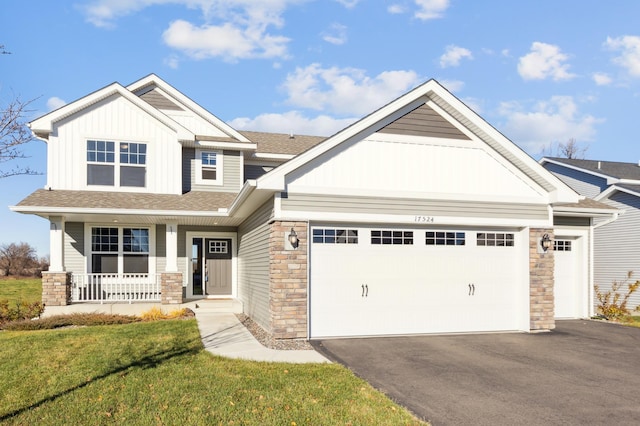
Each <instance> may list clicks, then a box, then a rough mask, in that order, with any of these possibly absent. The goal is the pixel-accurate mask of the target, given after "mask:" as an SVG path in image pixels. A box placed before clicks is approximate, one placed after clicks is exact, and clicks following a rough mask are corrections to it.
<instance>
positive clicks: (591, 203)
mask: <svg viewBox="0 0 640 426" xmlns="http://www.w3.org/2000/svg"><path fill="white" fill-rule="evenodd" d="M553 206H554V207H574V208H581V209H604V210H617V209H616V208H615V207H612V206H610V205H607V204H604V203H601V202H599V201H596V200H592V199H591V198H585V199H584V200H580V201H578V202H577V203H558V204H554V205H553Z"/></svg>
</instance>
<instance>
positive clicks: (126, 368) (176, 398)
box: [0, 319, 421, 425]
mask: <svg viewBox="0 0 640 426" xmlns="http://www.w3.org/2000/svg"><path fill="white" fill-rule="evenodd" d="M0 348H1V349H0V395H2V398H0V423H7V424H20V425H23V424H38V425H54V424H55V425H58V424H92V425H96V424H98V425H100V424H114V423H115V424H128V425H129V424H140V425H149V424H157V425H161V424H162V425H171V424H189V425H191V424H216V425H217V424H252V425H253V424H261V425H265V424H266V425H269V424H271V425H303V424H313V425H325V424H326V425H329V424H354V425H357V424H367V425H368V424H376V425H395V424H402V425H404V424H421V423H420V422H419V421H418V420H416V419H415V418H414V417H413V416H412V415H411V414H410V413H409V412H408V411H406V410H404V409H403V408H401V407H399V406H398V405H396V404H394V403H393V402H392V401H390V400H389V399H388V398H386V397H385V396H384V395H383V394H381V393H379V392H377V391H376V390H374V389H373V388H372V387H371V386H370V385H368V384H367V383H366V382H364V381H362V380H360V379H358V378H357V377H355V376H354V375H353V374H352V373H351V372H350V371H349V370H347V369H345V368H343V367H341V366H339V365H336V364H281V363H264V362H251V361H241V360H235V359H227V358H222V357H216V356H213V355H211V354H209V353H208V352H206V351H204V349H203V348H202V343H201V340H200V335H199V333H198V328H197V324H196V321H195V320H193V319H190V320H168V321H154V322H145V323H134V324H126V325H111V326H91V327H77V328H66V329H56V330H43V331H3V332H0Z"/></svg>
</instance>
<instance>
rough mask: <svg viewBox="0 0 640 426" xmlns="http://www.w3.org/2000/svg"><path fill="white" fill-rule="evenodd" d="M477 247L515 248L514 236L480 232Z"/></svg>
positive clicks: (477, 236)
mask: <svg viewBox="0 0 640 426" xmlns="http://www.w3.org/2000/svg"><path fill="white" fill-rule="evenodd" d="M476 245H478V246H490V247H513V234H511V233H502V232H478V233H477V234H476Z"/></svg>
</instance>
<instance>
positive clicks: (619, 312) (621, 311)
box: [594, 271, 640, 320]
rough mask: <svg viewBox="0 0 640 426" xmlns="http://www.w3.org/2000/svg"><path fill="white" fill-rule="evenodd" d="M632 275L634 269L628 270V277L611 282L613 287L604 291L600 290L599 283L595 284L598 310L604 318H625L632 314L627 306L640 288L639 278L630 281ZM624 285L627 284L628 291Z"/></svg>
mask: <svg viewBox="0 0 640 426" xmlns="http://www.w3.org/2000/svg"><path fill="white" fill-rule="evenodd" d="M632 275H633V271H629V272H627V278H626V279H625V280H624V281H622V282H618V281H614V282H613V283H612V284H611V289H610V290H607V291H604V292H602V291H600V287H598V286H597V285H595V286H594V289H595V292H596V299H597V300H598V306H597V310H598V313H599V314H600V315H602V316H603V317H604V318H606V319H608V320H623V319H626V318H627V317H628V316H629V315H630V314H631V312H630V311H629V309H628V308H627V303H628V302H629V297H631V295H632V294H633V293H635V292H636V291H637V290H638V288H640V281H639V280H636V281H635V282H634V283H629V281H630V280H631V276H632ZM624 285H626V286H627V289H626V292H625V291H624V289H623V286H624ZM636 310H638V308H636Z"/></svg>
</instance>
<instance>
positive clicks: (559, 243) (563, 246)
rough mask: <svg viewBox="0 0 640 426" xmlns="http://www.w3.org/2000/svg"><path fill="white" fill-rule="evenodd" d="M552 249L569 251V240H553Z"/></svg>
mask: <svg viewBox="0 0 640 426" xmlns="http://www.w3.org/2000/svg"><path fill="white" fill-rule="evenodd" d="M553 249H554V250H555V251H571V241H570V240H555V241H554V242H553Z"/></svg>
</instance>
